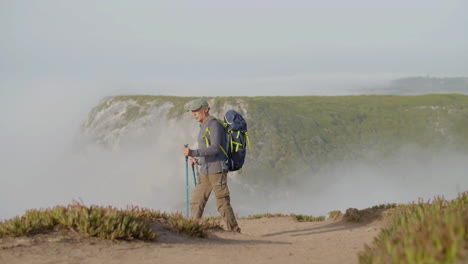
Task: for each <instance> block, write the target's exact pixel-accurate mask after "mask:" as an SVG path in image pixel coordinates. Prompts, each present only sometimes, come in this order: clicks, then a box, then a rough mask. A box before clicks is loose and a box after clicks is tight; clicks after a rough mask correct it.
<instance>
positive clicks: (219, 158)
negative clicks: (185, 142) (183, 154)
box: [192, 116, 226, 174]
mask: <svg viewBox="0 0 468 264" xmlns="http://www.w3.org/2000/svg"><path fill="white" fill-rule="evenodd" d="M207 128H208V129H209V131H210V132H209V133H208V132H207V130H206V129H207ZM203 136H206V137H207V138H208V140H209V147H207V146H206V141H205V139H204V138H203ZM197 139H198V147H199V149H194V150H192V156H193V157H201V158H203V159H204V162H200V163H201V168H200V172H201V173H203V174H215V173H221V172H223V170H224V162H225V161H226V156H225V155H224V153H223V151H222V150H221V148H220V147H219V146H220V145H221V146H223V148H224V149H226V146H225V145H226V133H225V131H224V128H223V126H222V125H221V124H220V123H219V122H218V121H217V120H216V119H215V118H213V117H212V116H210V118H209V119H208V120H207V121H206V122H205V123H204V124H201V125H200V133H198V138H197Z"/></svg>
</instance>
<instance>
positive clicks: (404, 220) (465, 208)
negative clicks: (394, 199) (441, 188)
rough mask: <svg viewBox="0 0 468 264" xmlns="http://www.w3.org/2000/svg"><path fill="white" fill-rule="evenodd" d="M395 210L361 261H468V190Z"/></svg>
mask: <svg viewBox="0 0 468 264" xmlns="http://www.w3.org/2000/svg"><path fill="white" fill-rule="evenodd" d="M396 209H397V210H396V214H395V216H394V220H393V222H392V223H391V224H390V226H389V227H388V228H387V229H384V230H383V231H382V232H381V233H380V234H379V235H378V236H377V238H376V239H375V240H374V242H373V243H372V245H370V246H366V248H365V250H364V251H363V252H361V253H360V255H359V261H360V263H466V262H468V192H464V193H462V194H460V195H459V196H458V198H456V199H454V200H451V201H447V200H445V199H443V198H441V197H437V198H435V199H434V200H432V201H428V202H424V201H419V202H418V203H413V204H409V205H399V206H398V207H397V208H396Z"/></svg>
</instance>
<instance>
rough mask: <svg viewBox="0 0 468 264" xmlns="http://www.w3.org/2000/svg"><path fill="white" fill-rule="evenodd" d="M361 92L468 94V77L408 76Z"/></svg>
mask: <svg viewBox="0 0 468 264" xmlns="http://www.w3.org/2000/svg"><path fill="white" fill-rule="evenodd" d="M359 92H360V93H361V94H381V95H382V94H387V95H423V94H452V93H456V94H468V78H467V77H450V78H437V77H408V78H401V79H397V80H394V81H392V82H391V83H390V84H389V85H387V86H384V87H379V88H369V89H362V90H360V91H359Z"/></svg>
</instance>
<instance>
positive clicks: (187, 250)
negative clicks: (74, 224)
mask: <svg viewBox="0 0 468 264" xmlns="http://www.w3.org/2000/svg"><path fill="white" fill-rule="evenodd" d="M239 224H240V226H241V228H242V234H233V233H231V232H224V231H211V232H210V234H209V237H208V238H205V239H202V238H189V237H187V236H185V235H176V234H174V233H172V232H169V231H167V230H164V229H162V228H160V227H155V228H156V229H157V231H158V232H159V233H160V234H161V236H160V237H159V238H158V239H157V242H151V243H150V242H141V241H132V242H127V241H108V240H102V239H95V238H83V237H82V236H80V235H78V234H73V233H71V232H70V233H54V234H48V235H36V236H33V237H27V238H16V239H10V238H4V239H0V263H2V264H3V263H5V264H6V263H11V264H15V263H184V264H187V263H269V264H272V263H273V264H274V263H288V262H289V263H357V253H358V252H359V251H360V250H362V249H363V247H364V244H365V243H370V242H371V241H372V239H373V238H374V237H375V235H376V234H377V233H378V232H379V230H380V225H379V224H376V223H374V224H354V223H346V222H342V221H338V222H337V221H331V220H327V221H324V222H311V223H307V222H306V223H301V222H296V221H295V220H293V219H292V218H290V217H274V218H262V219H253V220H240V221H239Z"/></svg>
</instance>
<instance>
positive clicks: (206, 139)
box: [202, 116, 232, 159]
mask: <svg viewBox="0 0 468 264" xmlns="http://www.w3.org/2000/svg"><path fill="white" fill-rule="evenodd" d="M212 117H213V118H214V119H216V121H218V123H220V124H221V125H222V126H223V127H224V128H226V125H224V124H223V123H222V122H221V121H219V119H218V118H216V117H215V116H212ZM207 135H208V136H207ZM210 135H211V131H210V129H209V128H208V127H207V128H206V129H205V132H204V133H203V136H202V138H203V139H204V140H205V144H206V147H209V146H210V138H209V136H210ZM231 142H232V140H231ZM219 148H220V149H221V151H222V152H223V153H224V156H226V158H228V159H229V156H228V154H227V152H226V150H225V149H224V147H223V146H222V145H219Z"/></svg>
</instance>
